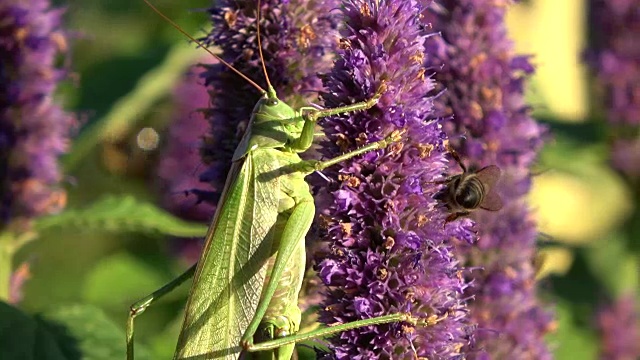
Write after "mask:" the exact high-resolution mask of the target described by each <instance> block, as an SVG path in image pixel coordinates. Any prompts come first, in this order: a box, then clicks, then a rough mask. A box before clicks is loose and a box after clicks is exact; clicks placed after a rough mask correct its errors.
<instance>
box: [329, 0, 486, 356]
mask: <svg viewBox="0 0 640 360" xmlns="http://www.w3.org/2000/svg"><path fill="white" fill-rule="evenodd" d="M422 10H423V8H422V7H421V3H419V2H417V1H399V0H380V1H374V0H370V1H368V0H351V1H344V2H343V4H342V8H341V13H342V17H343V21H344V22H345V28H344V29H343V31H342V33H341V35H342V38H341V40H340V49H339V50H338V52H337V54H338V59H337V61H336V63H335V65H334V67H333V69H332V70H331V72H329V73H328V74H327V75H326V76H324V81H325V85H326V87H327V91H326V92H325V93H323V95H322V98H323V100H324V106H325V107H326V108H335V107H338V106H343V105H347V104H352V103H355V102H360V101H365V100H367V99H369V98H371V97H372V96H374V94H376V92H378V91H381V89H383V93H382V97H381V98H380V101H379V102H378V104H377V105H376V106H374V107H373V108H371V109H370V110H367V111H361V112H357V113H350V114H345V115H340V116H334V117H330V118H326V119H324V120H323V121H321V125H322V127H323V128H324V131H325V133H326V134H327V140H326V141H324V142H323V143H322V146H323V147H322V149H321V150H320V151H321V153H322V154H323V155H324V158H333V157H335V156H338V155H341V154H343V153H344V152H346V151H349V150H353V149H356V148H358V147H360V146H362V145H365V144H367V143H370V142H373V141H376V140H380V139H383V138H384V137H385V136H387V135H388V134H389V133H391V132H392V131H393V130H400V129H404V130H405V131H406V132H405V134H404V135H403V139H402V140H401V141H400V142H398V143H395V144H392V145H391V146H389V147H388V148H387V149H386V150H380V151H376V152H370V153H367V154H365V155H363V156H361V157H357V158H354V159H351V160H348V161H344V162H343V163H340V164H338V165H335V166H333V167H331V168H329V169H327V170H325V171H323V172H324V173H325V174H326V175H327V176H329V177H331V178H332V179H334V180H335V182H334V183H329V184H327V185H325V189H323V191H322V192H321V194H320V195H319V196H317V197H316V199H317V202H318V211H320V212H321V214H322V216H321V217H322V219H323V220H324V222H325V223H324V225H323V227H324V228H325V231H326V232H327V235H326V239H327V241H328V249H327V250H326V251H324V252H321V253H319V254H317V264H316V270H317V271H318V273H319V275H320V277H321V279H322V280H323V282H324V283H325V285H327V290H326V297H325V300H324V301H323V303H322V306H323V309H322V310H321V312H320V321H322V322H323V323H325V324H328V325H334V324H338V323H347V322H352V321H355V320H359V319H365V318H372V317H376V316H381V315H386V314H391V313H398V312H404V313H411V314H412V316H413V317H415V319H417V320H418V321H419V322H420V321H421V322H422V323H421V324H420V325H418V326H414V325H413V324H410V323H390V324H384V325H377V326H369V327H364V328H358V329H354V330H349V331H345V332H342V333H340V334H337V335H335V336H334V337H333V338H332V339H331V340H330V341H331V344H330V347H331V349H332V350H333V351H334V354H335V357H336V358H338V359H416V358H427V359H462V358H464V353H463V351H462V349H463V348H464V347H465V346H466V345H467V343H468V342H469V338H470V336H471V334H472V332H473V327H472V326H469V324H468V322H467V311H466V308H465V304H464V301H463V299H462V298H463V291H464V289H465V287H466V286H467V284H466V283H465V281H464V279H463V277H462V275H461V274H462V269H461V268H460V267H459V264H458V262H457V261H456V259H455V257H454V254H453V248H452V244H451V243H450V242H449V239H450V238H453V237H456V238H465V239H468V240H469V242H472V241H473V239H474V234H473V233H472V232H471V230H470V229H469V227H468V226H465V225H470V222H468V221H467V220H462V221H461V222H460V223H458V224H456V225H448V226H446V227H445V218H446V216H447V210H446V208H445V206H444V205H443V204H441V203H439V202H438V201H436V200H435V199H434V195H435V194H436V193H437V192H438V191H439V190H440V189H442V185H437V184H435V183H434V182H435V181H438V180H442V179H443V177H442V175H443V173H445V172H446V169H447V166H446V160H445V158H444V156H445V148H444V144H443V142H444V140H445V139H446V135H445V134H444V132H443V131H442V129H441V125H440V122H439V121H438V119H435V118H434V114H433V101H434V98H433V97H429V96H427V93H428V92H430V91H431V90H433V87H434V84H433V81H432V79H430V78H429V75H428V73H427V69H426V68H425V67H424V66H423V63H424V61H425V58H428V57H430V56H431V54H430V53H429V52H428V51H425V48H424V43H425V40H426V37H427V34H426V33H425V32H424V27H422V26H421V24H420V13H421V12H422Z"/></svg>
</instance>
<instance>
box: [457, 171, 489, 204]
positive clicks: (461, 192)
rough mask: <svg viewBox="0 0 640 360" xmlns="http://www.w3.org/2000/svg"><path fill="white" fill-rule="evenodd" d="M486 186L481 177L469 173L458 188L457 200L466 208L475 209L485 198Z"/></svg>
mask: <svg viewBox="0 0 640 360" xmlns="http://www.w3.org/2000/svg"><path fill="white" fill-rule="evenodd" d="M484 194H485V188H484V185H483V184H482V182H481V181H480V179H478V178H477V177H476V176H475V175H469V176H468V177H467V178H466V179H463V180H462V183H461V184H460V186H458V188H457V189H456V194H455V201H456V203H458V205H460V206H462V207H463V208H465V209H475V208H477V207H478V206H480V204H481V203H482V200H483V199H484Z"/></svg>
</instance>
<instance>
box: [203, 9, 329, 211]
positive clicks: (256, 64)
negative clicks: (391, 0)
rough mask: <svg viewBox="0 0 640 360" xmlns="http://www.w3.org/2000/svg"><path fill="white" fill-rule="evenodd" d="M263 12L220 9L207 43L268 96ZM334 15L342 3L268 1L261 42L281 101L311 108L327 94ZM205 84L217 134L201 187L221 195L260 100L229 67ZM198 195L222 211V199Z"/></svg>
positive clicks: (209, 137)
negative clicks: (325, 83)
mask: <svg viewBox="0 0 640 360" xmlns="http://www.w3.org/2000/svg"><path fill="white" fill-rule="evenodd" d="M256 5H257V2H254V1H250V2H237V1H217V2H215V5H214V6H213V7H211V8H210V9H209V10H208V12H209V14H210V15H211V21H212V23H213V30H212V31H211V32H210V34H209V35H208V36H207V37H206V38H205V39H203V41H204V42H205V43H206V44H208V45H216V46H218V47H220V48H221V49H222V54H221V56H222V57H223V59H224V60H226V61H228V62H229V63H231V64H232V65H233V66H234V67H235V68H236V69H238V70H239V71H240V72H242V73H243V74H244V75H246V76H248V77H249V78H250V79H252V80H253V81H255V82H257V83H258V84H260V86H261V87H262V88H264V89H266V81H265V76H264V74H263V72H262V66H261V61H260V57H259V53H258V41H257V31H256V30H257V27H256V16H257V9H256ZM334 7H337V2H336V1H320V0H317V1H316V0H289V1H285V0H282V1H278V0H264V1H262V7H261V15H260V16H261V22H260V35H261V41H262V47H263V54H264V63H265V67H266V69H267V72H268V74H269V78H270V81H271V83H272V85H273V87H274V88H275V89H276V92H277V93H278V96H279V97H280V99H281V100H283V101H285V102H287V103H288V104H289V105H291V106H294V107H298V106H308V105H309V103H308V102H309V101H311V100H312V99H314V97H316V96H317V92H318V91H319V90H321V89H322V83H321V81H320V80H319V78H318V77H317V75H316V73H317V72H319V71H324V70H326V69H328V68H329V67H330V66H331V60H330V58H331V51H330V47H331V46H332V45H333V44H334V43H335V39H334V38H333V36H332V34H334V33H335V31H336V29H337V26H338V20H337V18H336V16H335V15H334V13H332V12H330V10H331V9H333V8H334ZM203 76H204V78H205V81H206V85H207V86H209V87H210V88H211V91H210V95H211V106H210V108H209V109H208V110H207V111H206V112H205V116H206V117H207V119H208V121H209V123H210V131H209V132H208V133H207V134H206V135H205V138H204V143H203V146H202V148H201V156H202V159H203V161H204V162H205V164H207V168H206V170H205V171H204V172H203V173H202V174H201V175H200V180H201V181H204V182H207V183H209V184H212V186H213V187H214V188H216V189H218V188H221V187H222V185H223V184H224V181H225V179H226V174H227V172H228V170H229V167H230V164H231V156H232V155H233V151H234V150H235V147H236V146H237V144H238V142H239V141H240V138H241V137H242V134H243V133H244V130H245V129H246V126H247V124H248V121H249V118H250V116H251V111H252V110H253V107H254V105H255V103H256V102H257V101H258V99H259V96H260V94H259V92H258V91H257V90H256V89H255V88H254V87H252V86H251V85H250V84H249V83H248V82H247V81H245V80H243V79H242V78H240V77H239V76H238V75H237V74H235V73H233V72H231V71H230V70H229V69H227V68H226V67H224V66H222V65H221V64H216V65H212V66H210V67H209V68H208V69H207V71H206V72H205V73H204V75H203ZM197 195H198V196H199V197H200V199H201V200H202V201H208V202H210V203H212V204H214V205H215V204H216V203H217V196H218V195H219V193H218V192H215V191H213V192H199V193H198V194H197Z"/></svg>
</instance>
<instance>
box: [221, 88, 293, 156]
mask: <svg viewBox="0 0 640 360" xmlns="http://www.w3.org/2000/svg"><path fill="white" fill-rule="evenodd" d="M303 125H304V120H303V118H302V116H300V114H299V113H298V112H296V111H295V110H294V109H293V108H292V107H291V106H289V105H288V104H287V103H285V102H284V101H282V100H280V99H278V96H277V95H276V92H275V90H274V89H273V87H269V90H268V91H267V92H266V93H265V94H264V95H263V96H262V97H261V98H260V100H258V103H257V104H256V106H255V107H254V108H253V112H252V113H251V120H250V122H249V126H248V127H247V130H246V132H245V133H244V136H243V137H242V140H241V142H240V145H239V146H238V148H237V149H236V151H235V153H234V154H233V161H236V160H238V159H240V158H242V157H243V156H245V155H246V154H247V153H248V152H249V151H251V150H253V149H256V148H281V147H285V146H286V145H287V143H289V142H290V141H291V140H292V139H295V138H297V137H298V136H300V132H301V131H302V127H303Z"/></svg>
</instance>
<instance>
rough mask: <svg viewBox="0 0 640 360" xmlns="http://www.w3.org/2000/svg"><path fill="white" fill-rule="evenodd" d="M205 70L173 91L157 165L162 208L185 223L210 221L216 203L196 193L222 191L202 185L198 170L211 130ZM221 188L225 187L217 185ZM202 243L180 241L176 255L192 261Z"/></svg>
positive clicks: (192, 74)
mask: <svg viewBox="0 0 640 360" xmlns="http://www.w3.org/2000/svg"><path fill="white" fill-rule="evenodd" d="M202 71H203V68H202V67H201V66H200V65H194V66H193V67H192V68H191V69H189V71H188V72H187V73H186V74H185V76H184V78H183V80H182V81H181V82H180V83H179V84H178V85H177V86H176V87H175V88H174V91H173V97H172V99H173V103H174V114H173V119H172V121H171V124H170V125H169V129H168V131H167V140H166V145H165V147H164V149H163V152H162V155H161V156H160V160H159V162H158V166H157V170H156V171H157V183H158V184H157V185H158V192H159V194H161V196H162V205H163V206H164V208H166V209H167V210H169V211H170V212H171V213H173V214H174V215H176V216H179V217H181V218H183V219H186V220H191V221H199V222H208V221H210V220H211V217H212V216H213V214H214V211H215V204H211V203H210V202H206V201H200V199H199V198H198V196H197V194H201V193H209V192H212V191H221V189H220V188H213V187H212V186H211V184H208V183H204V182H201V181H200V179H199V175H200V174H199V171H202V169H203V168H204V165H203V164H202V159H201V158H200V146H201V143H202V137H203V135H204V134H206V133H207V132H208V131H209V123H208V121H207V119H206V118H205V116H204V113H203V111H204V109H206V108H207V107H208V106H209V93H208V90H207V88H206V87H205V86H204V84H203V83H204V81H203V80H202V79H201V78H200V74H201V73H202ZM216 185H219V186H222V184H216ZM200 243H201V242H200V241H199V240H197V241H194V240H186V239H185V240H181V241H178V242H176V243H175V247H176V250H177V252H178V253H179V254H180V255H181V257H183V258H185V259H186V260H188V261H189V262H195V261H197V259H198V256H199V253H200Z"/></svg>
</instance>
